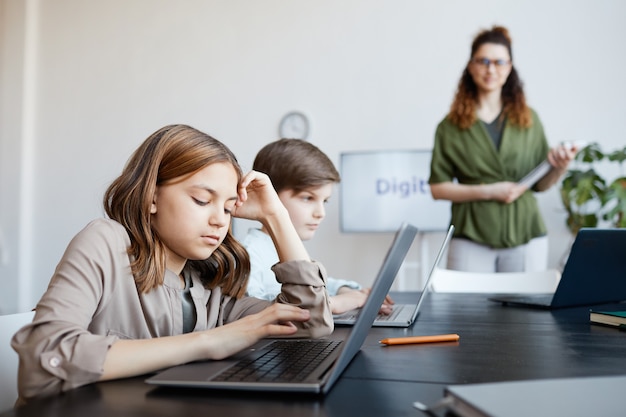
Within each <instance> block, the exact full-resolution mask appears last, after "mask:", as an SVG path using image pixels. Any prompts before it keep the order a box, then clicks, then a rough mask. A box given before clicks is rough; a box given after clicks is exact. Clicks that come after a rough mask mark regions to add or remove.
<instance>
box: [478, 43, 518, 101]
mask: <svg viewBox="0 0 626 417" xmlns="http://www.w3.org/2000/svg"><path fill="white" fill-rule="evenodd" d="M511 68H512V65H511V56H510V55H509V50H508V49H507V48H506V46H504V45H500V44H497V43H484V44H482V45H481V46H480V47H478V49H477V50H476V53H475V54H474V56H473V57H472V60H471V61H470V63H469V65H468V67H467V69H468V71H469V73H470V75H471V76H472V79H473V80H474V82H475V83H476V86H477V87H478V92H479V93H490V92H494V91H497V92H499V91H501V90H502V86H504V84H505V83H506V80H507V78H509V74H510V73H511Z"/></svg>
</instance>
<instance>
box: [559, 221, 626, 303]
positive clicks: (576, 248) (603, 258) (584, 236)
mask: <svg viewBox="0 0 626 417" xmlns="http://www.w3.org/2000/svg"><path fill="white" fill-rule="evenodd" d="M623 300H626V229H596V228H582V229H580V231H579V232H578V234H577V235H576V240H575V241H574V244H573V245H572V248H571V251H570V254H569V257H568V259H567V263H566V264H565V268H564V269H563V273H562V274H561V281H560V282H559V285H558V287H557V290H556V292H555V294H554V298H553V299H552V305H551V306H552V307H568V306H576V305H580V306H582V305H592V304H605V303H612V302H618V301H623Z"/></svg>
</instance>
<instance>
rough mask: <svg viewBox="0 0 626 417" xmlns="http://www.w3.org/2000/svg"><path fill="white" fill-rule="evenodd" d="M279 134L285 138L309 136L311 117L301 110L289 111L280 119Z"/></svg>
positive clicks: (304, 137)
mask: <svg viewBox="0 0 626 417" xmlns="http://www.w3.org/2000/svg"><path fill="white" fill-rule="evenodd" d="M278 134H279V135H280V137H281V138H285V139H306V138H307V137H308V136H309V119H308V117H306V115H305V114H304V113H302V112H299V111H292V112H289V113H287V114H286V115H284V116H283V118H282V119H280V124H279V126H278Z"/></svg>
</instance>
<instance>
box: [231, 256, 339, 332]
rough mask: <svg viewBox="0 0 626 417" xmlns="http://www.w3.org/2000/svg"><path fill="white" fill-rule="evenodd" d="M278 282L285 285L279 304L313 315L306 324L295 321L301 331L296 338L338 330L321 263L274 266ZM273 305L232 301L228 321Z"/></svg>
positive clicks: (301, 262) (289, 263)
mask: <svg viewBox="0 0 626 417" xmlns="http://www.w3.org/2000/svg"><path fill="white" fill-rule="evenodd" d="M272 270H273V271H274V273H275V274H276V279H277V280H278V281H279V282H280V283H281V284H282V287H281V292H280V294H278V296H277V297H276V300H275V302H279V303H284V304H292V305H296V306H299V307H301V308H304V309H307V310H309V311H310V312H311V318H310V320H309V321H306V322H295V323H294V324H295V325H296V326H297V327H298V331H297V332H296V333H295V334H294V335H292V337H306V338H318V337H323V336H327V335H329V334H331V333H332V332H333V329H334V322H333V315H332V313H331V310H330V303H329V300H328V292H327V291H326V270H325V269H324V267H323V266H322V265H321V264H319V263H318V262H309V261H288V262H281V263H277V264H276V265H274V266H273V267H272ZM269 303H270V302H268V301H266V300H260V299H257V298H254V297H244V298H242V299H240V300H236V301H235V300H230V303H229V305H228V306H226V310H225V315H226V317H227V318H226V322H231V321H234V320H237V319H239V318H241V317H244V316H247V315H250V314H254V313H258V312H259V311H261V310H262V309H264V308H266V307H267V306H268V305H269Z"/></svg>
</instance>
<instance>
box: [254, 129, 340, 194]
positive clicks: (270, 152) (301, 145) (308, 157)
mask: <svg viewBox="0 0 626 417" xmlns="http://www.w3.org/2000/svg"><path fill="white" fill-rule="evenodd" d="M252 169H254V170H255V171H259V172H263V173H264V174H267V175H268V176H269V177H270V180H271V181H272V184H273V185H274V189H275V190H276V192H281V191H283V190H294V191H296V192H299V191H304V190H307V189H309V188H312V187H319V186H322V185H326V184H328V183H338V182H339V181H341V177H340V176H339V172H338V171H337V169H336V168H335V166H334V165H333V163H332V161H331V160H330V158H328V156H327V155H326V154H325V153H324V152H322V151H321V150H320V149H319V148H318V147H317V146H315V145H313V144H312V143H310V142H307V141H305V140H301V139H279V140H277V141H274V142H271V143H268V144H267V145H265V146H264V147H263V148H261V150H260V151H259V153H257V155H256V157H255V158H254V163H253V165H252Z"/></svg>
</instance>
